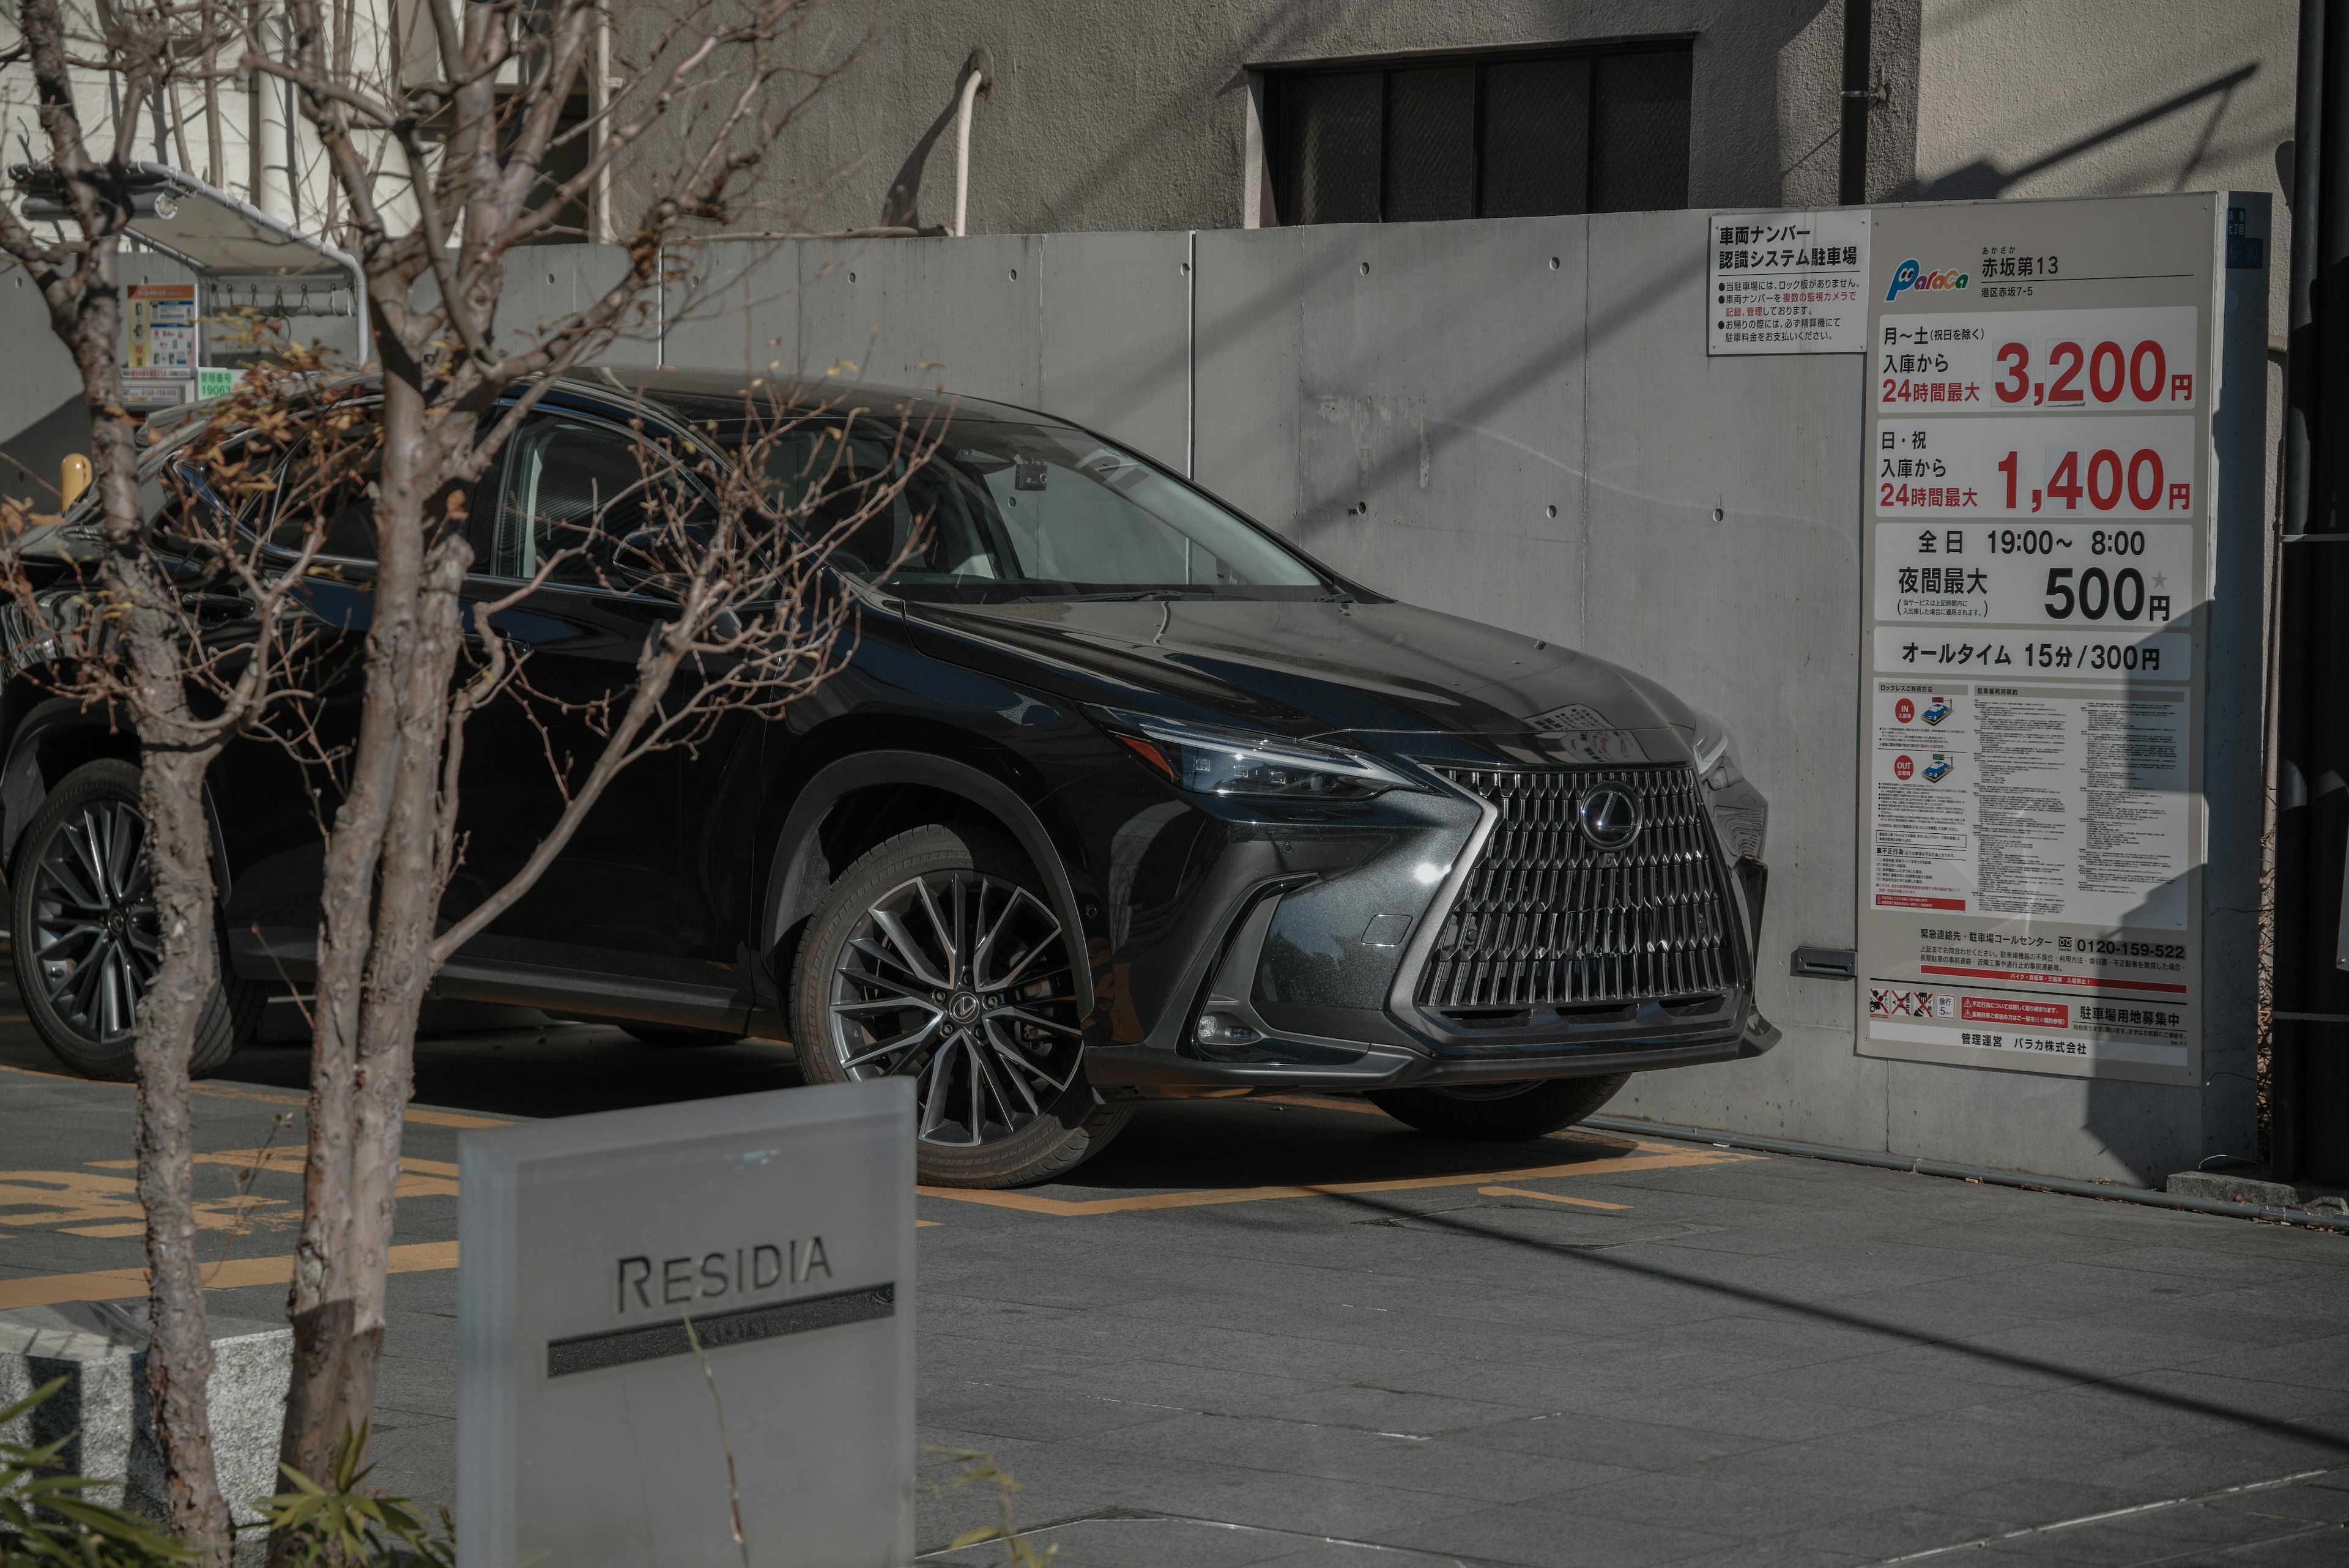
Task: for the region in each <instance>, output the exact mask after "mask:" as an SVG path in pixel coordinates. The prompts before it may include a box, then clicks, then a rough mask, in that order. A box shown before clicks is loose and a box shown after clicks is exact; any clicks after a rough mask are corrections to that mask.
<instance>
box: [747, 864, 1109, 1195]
mask: <svg viewBox="0 0 2349 1568" xmlns="http://www.w3.org/2000/svg"><path fill="white" fill-rule="evenodd" d="M796 982H797V983H796V985H795V987H794V999H793V1006H792V1022H793V1024H794V1027H793V1029H792V1037H793V1039H794V1040H797V1041H801V1042H804V1043H805V1044H802V1046H801V1048H800V1064H801V1071H802V1073H803V1074H804V1075H806V1077H807V1078H808V1080H809V1081H810V1082H812V1083H842V1082H848V1081H853V1080H859V1079H864V1078H879V1077H893V1076H894V1077H909V1078H912V1079H913V1080H914V1087H915V1099H916V1105H917V1106H918V1107H919V1109H918V1111H917V1113H916V1124H915V1125H916V1151H917V1154H918V1158H919V1161H920V1174H921V1179H923V1180H924V1181H926V1182H931V1183H936V1184H938V1185H942V1186H950V1187H1016V1186H1019V1185H1022V1184H1025V1183H1029V1182H1036V1181H1044V1180H1049V1179H1051V1178H1053V1177H1055V1176H1058V1175H1060V1174H1061V1173H1062V1172H1064V1171H1067V1170H1070V1169H1072V1168H1075V1167H1076V1166H1077V1165H1078V1164H1080V1163H1081V1162H1082V1161H1084V1160H1086V1159H1089V1158H1092V1156H1093V1155H1094V1154H1096V1153H1098V1152H1100V1150H1101V1148H1102V1146H1103V1145H1105V1144H1107V1143H1108V1142H1109V1140H1110V1139H1111V1138H1112V1137H1115V1136H1116V1134H1117V1132H1118V1130H1119V1129H1120V1128H1122V1127H1123V1126H1124V1125H1125V1123H1126V1121H1127V1120H1128V1119H1129V1118H1130V1117H1131V1116H1132V1115H1133V1106H1132V1105H1131V1104H1130V1103H1128V1102H1123V1101H1121V1102H1115V1103H1110V1102H1103V1101H1102V1100H1100V1099H1098V1098H1097V1097H1096V1096H1094V1094H1093V1091H1092V1088H1091V1087H1090V1086H1088V1085H1087V1084H1086V1083H1085V1080H1084V1071H1083V1069H1084V1042H1083V1037H1082V1034H1081V1032H1080V1027H1079V1026H1080V1024H1081V1022H1082V1020H1081V1018H1080V1016H1079V1014H1078V1012H1077V997H1076V983H1075V982H1076V971H1075V968H1074V965H1073V962H1072V961H1071V948H1070V944H1069V941H1068V940H1067V934H1066V933H1065V932H1064V931H1063V930H1062V929H1061V921H1060V919H1059V917H1058V916H1056V915H1055V914H1054V913H1053V912H1052V908H1051V905H1050V903H1049V902H1047V901H1046V899H1045V898H1044V896H1043V894H1042V893H1041V892H1040V889H1039V888H1038V886H1037V877H1036V874H1035V871H1034V870H1033V868H1031V867H1030V866H1029V864H1028V862H1027V860H1026V858H1025V857H1022V856H1021V855H1020V854H1019V851H1018V850H1017V849H1015V848H1013V847H1012V846H1010V845H1009V844H1007V843H1004V842H1002V841H1000V840H998V839H995V838H992V837H990V836H985V835H982V834H978V833H973V832H970V831H968V830H967V829H963V828H952V827H942V826H932V827H920V828H916V829H915V830H913V831H912V832H910V833H903V834H900V835H898V836H896V837H895V838H892V839H890V840H889V841H887V842H886V843H885V844H882V845H880V846H878V847H876V848H874V849H872V850H870V851H868V852H866V853H865V854H864V856H863V857H861V858H859V859H858V860H857V861H856V863H855V864H854V865H853V866H851V867H849V868H848V870H847V871H846V872H845V873H844V874H843V876H842V877H841V878H840V880H839V881H837V882H835V883H834V884H833V888H832V891H831V892H830V893H829V894H828V895H827V896H826V897H825V898H824V901H823V906H822V907H821V908H820V909H817V910H816V912H815V914H814V916H813V917H812V919H810V920H809V922H808V929H807V934H806V936H805V938H804V940H802V943H801V947H800V953H799V964H798V968H797V974H796Z"/></svg>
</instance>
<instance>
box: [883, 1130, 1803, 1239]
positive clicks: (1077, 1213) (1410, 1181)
mask: <svg viewBox="0 0 2349 1568" xmlns="http://www.w3.org/2000/svg"><path fill="white" fill-rule="evenodd" d="M1633 1147H1634V1149H1635V1150H1636V1152H1635V1153H1632V1154H1628V1155H1624V1156H1621V1157H1620V1158H1615V1159H1587V1160H1583V1161H1581V1162H1579V1163H1578V1164H1574V1165H1542V1166H1535V1167H1532V1168H1528V1169H1524V1170H1472V1171H1467V1172H1464V1173H1462V1174H1458V1175H1453V1176H1408V1177H1401V1178H1396V1179H1390V1180H1383V1181H1330V1182H1323V1183H1319V1184H1317V1185H1314V1186H1310V1187H1216V1188H1203V1189H1199V1190H1197V1191H1194V1192H1145V1193H1138V1194H1136V1195H1135V1196H1133V1197H1132V1198H1092V1199H1067V1198H1040V1197H1038V1196H1037V1195H1036V1194H1034V1193H1032V1192H986V1191H978V1190H975V1189H970V1188H964V1187H922V1188H917V1189H916V1191H918V1192H920V1193H921V1194H922V1196H924V1197H925V1198H948V1199H953V1200H954V1201H956V1202H957V1203H983V1204H987V1205H988V1206H989V1207H991V1208H996V1209H1017V1210H1019V1211H1021V1212H1022V1213H1026V1214H1049V1215H1052V1216H1054V1217H1055V1218H1058V1219H1063V1220H1073V1219H1080V1218H1084V1217H1089V1216H1092V1215H1095V1214H1128V1213H1133V1212H1135V1211H1137V1210H1153V1209H1199V1208H1205V1207H1206V1206H1208V1205H1211V1204H1219V1203H1261V1202H1264V1201H1265V1200H1267V1199H1277V1198H1328V1197H1335V1196H1341V1195H1343V1194H1346V1193H1350V1192H1413V1191H1418V1190H1421V1189H1427V1188H1433V1187H1473V1186H1475V1185H1476V1184H1477V1183H1479V1182H1488V1181H1494V1180H1503V1181H1557V1180H1561V1179H1568V1178H1572V1177H1578V1176H1618V1175H1621V1174H1623V1173H1624V1172H1626V1171H1634V1170H1642V1171H1644V1170H1676V1169H1682V1168H1687V1167H1690V1166H1700V1165H1732V1164H1736V1163H1738V1162H1740V1161H1743V1160H1746V1159H1758V1158H1762V1157H1761V1156H1758V1155H1745V1154H1739V1153H1736V1152H1734V1151H1733V1150H1729V1149H1713V1148H1707V1149H1692V1148H1686V1147H1680V1146H1678V1145H1672V1144H1661V1143H1640V1144H1635V1145H1633Z"/></svg>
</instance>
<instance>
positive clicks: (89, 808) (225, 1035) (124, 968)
mask: <svg viewBox="0 0 2349 1568" xmlns="http://www.w3.org/2000/svg"><path fill="white" fill-rule="evenodd" d="M8 891H9V915H10V924H9V929H10V931H11V932H12V934H13V940H12V941H11V944H10V945H11V948H12V950H13V954H14V957H15V961H16V992H17V994H18V995H19V996H20V997H22V998H23V999H24V1002H25V1012H26V1016H27V1017H28V1018H30V1019H31V1020H32V1023H33V1027H34V1029H35V1030H36V1031H37V1032H38V1033H39V1034H40V1036H41V1040H42V1042H43V1044H47V1046H48V1048H49V1049H50V1050H51V1051H52V1052H54V1053H55V1054H57V1058H58V1059H59V1060H60V1061H62V1062H64V1063H65V1064H67V1066H69V1067H71V1068H73V1069H74V1071H76V1072H78V1073H81V1074H84V1075H88V1076H89V1077H93V1078H129V1077H132V1076H134V1075H136V1072H137V1061H136V1047H137V1044H138V1037H139V1007H140V1002H143V1001H144V1000H145V998H146V995H147V989H148V987H149V986H150V984H151V983H152V982H153V981H154V978H155V971H156V968H157V966H158V965H159V964H160V962H161V961H162V942H161V938H160V933H159V928H158V921H157V917H156V910H155V889H154V883H153V880H152V878H151V877H150V875H149V870H148V865H147V819H146V817H145V816H144V815H141V814H140V805H139V769H138V766H137V765H136V764H135V763H128V762H124V761H121V760H119V759H117V758H112V757H107V758H101V759H99V760H98V761H96V762H90V763H83V764H82V765H81V766H80V767H78V768H76V769H75V770H74V771H73V772H72V773H70V774H67V775H66V776H65V777H64V778H62V779H59V780H58V781H57V787H56V788H55V789H53V790H51V791H50V792H49V793H48V795H47V797H46V798H45V799H44V800H43V801H42V802H41V805H40V809H38V810H37V811H36V812H34V813H33V818H32V820H31V821H30V822H28V823H26V825H25V832H24V836H22V837H21V838H19V839H18V840H17V841H16V862H15V864H14V865H13V866H12V867H10V871H9V889H8ZM213 940H214V942H215V944H217V942H218V940H219V934H218V932H217V931H215V932H214V933H213ZM213 950H214V952H215V953H217V952H218V951H219V949H218V946H217V945H215V947H214V949H213ZM265 1000H266V998H265V997H264V995H263V993H262V991H261V988H260V987H259V986H257V985H254V984H252V983H250V982H248V981H240V980H238V979H236V978H235V977H234V976H233V975H222V977H221V978H220V980H218V981H215V982H214V984H213V985H212V993H211V995H210V996H209V997H207V998H206V999H205V1002H204V1008H203V1011H202V1012H201V1013H200V1014H198V1015H197V1019H196V1031H195V1039H194V1040H193V1042H192V1043H191V1050H190V1054H189V1062H188V1067H189V1071H190V1072H191V1073H197V1074H201V1073H209V1072H211V1071H212V1070H213V1069H214V1068H216V1067H219V1066H221V1065H222V1064H224V1063H226V1062H227V1061H228V1059H229V1057H230V1055H231V1054H233V1052H234V1051H235V1050H236V1046H237V1042H238V1041H240V1040H242V1039H243V1038H245V1037H246V1036H247V1035H249V1034H251V1033H253V1029H254V1025H255V1024H256V1023H258V1022H259V1021H260V1013H261V1007H262V1003H263V1002H264V1001H265Z"/></svg>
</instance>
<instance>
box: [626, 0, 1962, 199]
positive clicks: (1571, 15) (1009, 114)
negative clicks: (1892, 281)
mask: <svg viewBox="0 0 2349 1568" xmlns="http://www.w3.org/2000/svg"><path fill="white" fill-rule="evenodd" d="M1917 4H1918V0H1879V3H1878V6H1877V12H1878V17H1879V24H1878V36H1879V39H1880V40H1882V45H1883V47H1882V48H1881V50H1880V53H1881V54H1882V57H1883V64H1884V68H1885V70H1886V72H1887V73H1888V81H1889V85H1890V87H1891V88H1892V90H1893V92H1894V94H1895V95H1896V96H1897V97H1898V98H1899V99H1900V100H1901V101H1903V102H1911V101H1913V99H1914V96H1915V84H1914V70H1915V59H1916V54H1915V47H1914V43H1915V36H1916V28H1915V16H1916V14H1917ZM661 15H662V13H659V12H657V11H650V10H647V11H644V12H640V13H631V12H629V11H628V10H626V8H623V9H622V10H620V11H619V12H618V13H616V16H617V17H618V26H619V27H620V29H621V33H620V35H619V36H618V38H617V39H616V54H617V55H618V56H620V57H623V58H624V59H627V60H634V59H635V58H636V53H635V52H634V51H635V50H636V49H637V48H640V47H641V44H640V41H639V40H638V39H636V38H632V37H630V36H629V35H628V32H627V29H628V27H629V26H630V18H631V16H636V17H638V18H640V20H639V21H638V22H637V24H636V25H637V26H641V27H644V28H647V29H649V28H652V27H655V26H657V25H658V22H659V18H660V16H661ZM823 15H824V29H823V31H822V32H821V35H820V37H821V41H820V42H819V41H817V40H816V39H815V38H811V41H810V42H809V43H808V45H807V47H808V49H809V57H810V59H811V60H812V61H821V62H823V63H824V64H826V65H846V66H847V67H848V68H847V70H846V72H845V74H843V76H842V77H841V78H839V79H838V80H837V81H836V82H834V83H833V85H832V86H831V87H829V88H827V89H826V91H825V92H824V93H823V94H822V95H821V96H819V97H818V98H817V99H815V100H814V102H813V103H812V104H811V105H810V107H809V108H808V109H807V110H806V111H805V112H804V114H803V115H802V117H801V118H800V119H798V120H797V121H796V122H795V124H794V125H793V127H792V130H791V131H790V132H789V133H788V134H787V136H786V138H785V139H784V140H783V141H781V142H780V143H779V144H777V145H776V146H775V147H774V148H772V149H771V150H770V161H769V163H768V165H767V166H766V167H765V168H763V169H762V170H761V171H760V172H759V174H758V176H757V178H756V179H755V180H754V181H753V182H751V184H750V193H749V200H747V201H746V202H744V203H743V205H742V206H741V207H740V210H739V211H738V212H736V213H734V214H733V215H732V216H731V217H730V219H729V222H728V223H727V227H728V228H729V229H730V230H758V231H761V232H777V231H792V232H830V231H836V230H842V229H854V228H864V227H867V226H870V225H872V224H875V223H879V222H880V221H881V211H882V201H883V197H884V196H885V194H886V193H887V192H888V189H889V184H890V182H891V180H892V179H893V178H895V175H896V173H897V171H898V167H899V165H900V163H901V162H902V161H904V160H905V157H906V155H907V154H908V153H910V152H911V151H913V149H914V147H915V145H916V143H917V142H918V141H919V140H921V137H922V134H923V132H924V131H925V130H927V129H928V127H929V126H930V124H931V123H932V121H933V120H934V119H936V117H937V116H938V114H939V113H940V112H941V111H942V110H943V109H946V108H947V105H948V102H949V99H950V97H951V95H952V93H953V90H954V87H955V83H956V80H957V76H958V74H959V73H960V71H961V69H962V65H963V61H964V60H965V58H966V57H968V55H969V53H970V50H971V48H972V47H973V46H975V45H980V44H984V45H986V46H988V48H989V49H990V50H991V51H992V53H993V55H994V59H995V72H996V80H995V85H994V87H993V88H992V89H991V91H990V93H989V95H988V98H987V99H983V100H981V102H980V104H979V106H978V112H977V115H976V116H975V119H974V130H973V132H972V144H971V191H970V231H971V232H972V233H974V234H1003V233H1052V232H1062V231H1069V230H1122V229H1133V230H1146V229H1184V228H1203V229H1204V228H1235V227H1237V226H1239V225H1240V224H1241V223H1243V222H1244V221H1245V219H1244V203H1243V196H1244V192H1245V191H1246V189H1247V183H1248V179H1247V175H1248V171H1249V163H1248V135H1249V119H1250V114H1249V108H1248V73H1249V70H1250V68H1251V67H1260V66H1265V65H1278V64H1281V63H1284V62H1304V61H1314V60H1326V59H1343V58H1352V57H1363V56H1376V55H1390V54H1398V53H1405V52H1410V51H1415V50H1446V49H1475V48H1486V47H1499V46H1512V45H1526V44H1536V45H1539V44H1575V43H1599V42H1609V41H1614V40H1620V39H1627V38H1674V37H1677V38H1692V39H1693V40H1694V58H1693V62H1692V64H1693V88H1692V117H1691V126H1690V137H1689V149H1690V151H1689V201H1690V203H1691V204H1692V205H1694V206H1713V205H1729V206H1738V205H1759V206H1773V205H1777V204H1779V203H1780V202H1781V201H1782V199H1783V200H1784V201H1785V202H1791V203H1795V204H1801V203H1806V202H1823V201H1831V200H1832V199H1833V197H1834V192H1835V185H1836V131H1837V124H1838V120H1837V114H1838V110H1837V90H1838V88H1840V86H1841V81H1840V73H1841V70H1842V54H1841V50H1842V47H1843V46H1842V38H1843V6H1842V4H1841V0H1578V3H1572V4H1569V3H1567V0H1216V3H1215V4H1202V5H1165V4H1163V3H1159V0H1025V3H1022V4H1019V5H1007V4H1005V3H1004V0H922V3H921V4H919V5H914V4H908V3H906V0H840V3H839V4H837V5H830V6H827V7H826V8H825V10H824V14H823ZM852 60H853V62H854V63H853V64H851V63H850V62H851V61H852ZM624 74H625V73H624ZM1907 124H1908V122H1907V120H1906V119H1904V118H1903V117H1901V116H1899V115H1891V116H1887V117H1885V118H1884V123H1883V125H1882V127H1881V128H1880V130H1881V133H1882V135H1883V137H1884V139H1885V140H1884V141H1883V144H1882V146H1881V148H1880V150H1879V156H1878V163H1879V165H1880V166H1881V167H1882V168H1883V169H1884V170H1885V171H1886V177H1885V180H1884V181H1883V182H1880V184H1879V189H1881V190H1884V191H1890V190H1892V189H1894V188H1896V187H1897V185H1898V184H1899V182H1900V181H1902V180H1904V179H1905V178H1906V176H1907V172H1908V169H1909V156H1908V152H1907V140H1908V136H1907ZM652 166H653V167H656V168H657V167H659V166H660V165H659V164H658V163H657V162H656V163H654V164H653V165H652ZM922 190H923V202H922V211H921V215H922V218H923V221H924V222H926V223H941V222H946V221H948V220H950V219H951V218H952V216H953V201H954V161H953V139H952V134H951V132H949V133H948V134H947V136H946V137H945V138H943V139H941V140H940V142H939V143H938V145H937V148H936V152H935V153H934V154H933V155H932V157H931V159H930V161H929V165H928V176H927V178H926V180H925V181H924V182H923V186H922ZM615 210H616V212H617V213H620V214H622V215H623V218H624V219H625V215H626V213H630V212H632V211H634V210H635V209H634V208H633V207H632V205H631V203H630V200H629V193H628V191H627V189H626V183H625V182H623V188H622V190H621V191H620V192H619V197H618V200H617V201H616V203H615Z"/></svg>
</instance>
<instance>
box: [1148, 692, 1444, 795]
mask: <svg viewBox="0 0 2349 1568" xmlns="http://www.w3.org/2000/svg"><path fill="white" fill-rule="evenodd" d="M1105 711H1106V712H1107V713H1108V716H1109V718H1110V720H1111V721H1112V724H1113V725H1114V728H1112V730H1111V731H1110V733H1111V734H1112V735H1113V736H1114V737H1116V739H1117V740H1118V741H1119V742H1122V743H1123V745H1124V746H1125V747H1126V748H1127V749H1128V750H1130V751H1131V752H1133V754H1134V755H1135V756H1137V757H1140V758H1141V759H1142V760H1143V762H1144V763H1147V764H1149V766H1150V767H1151V768H1152V769H1154V771H1155V772H1157V773H1159V774H1163V775H1164V777H1165V778H1167V779H1168V780H1169V781H1171V782H1173V783H1174V784H1179V785H1180V786H1182V787H1183V788H1185V789H1187V790H1192V791H1195V792H1196V793H1197V794H1216V795H1245V796H1249V797H1252V798H1264V799H1276V800H1368V799H1370V798H1371V796H1372V795H1376V794H1385V793H1386V792H1387V791H1388V790H1391V789H1416V788H1418V787H1419V786H1418V785H1416V784H1413V783H1412V782H1411V781H1410V780H1409V779H1407V778H1405V777H1403V776H1402V774H1399V773H1396V772H1395V771H1394V770H1393V769H1392V768H1390V767H1388V766H1386V765H1385V764H1384V763H1380V762H1378V761H1376V760H1374V759H1372V758H1370V757H1366V756H1364V755H1363V754H1362V753H1360V752H1350V751H1346V750H1344V749H1342V748H1341V747H1338V746H1324V745H1320V744H1318V743H1316V742H1312V741H1290V740H1279V739H1272V738H1268V737H1265V736H1260V735H1255V734H1251V733H1249V732H1247V731H1245V730H1222V729H1213V728H1210V727H1208V726H1206V725H1204V724H1185V723H1182V722H1178V721H1175V720H1173V719H1160V718H1155V717H1153V716H1152V715H1150V714H1147V713H1129V712H1123V711H1119V710H1116V709H1109V710H1105Z"/></svg>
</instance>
